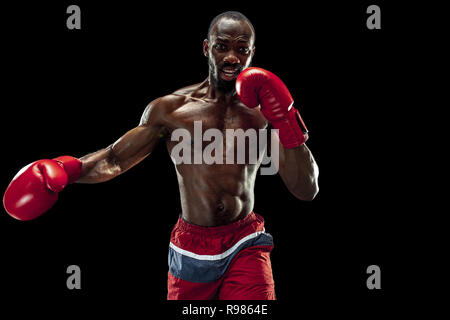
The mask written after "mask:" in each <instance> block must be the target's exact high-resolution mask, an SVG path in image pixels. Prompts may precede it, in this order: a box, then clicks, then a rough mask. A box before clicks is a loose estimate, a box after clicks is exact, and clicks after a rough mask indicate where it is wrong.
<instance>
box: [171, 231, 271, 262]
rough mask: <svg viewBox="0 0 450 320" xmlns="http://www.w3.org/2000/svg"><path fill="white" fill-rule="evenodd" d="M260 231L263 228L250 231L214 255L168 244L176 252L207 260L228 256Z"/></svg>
mask: <svg viewBox="0 0 450 320" xmlns="http://www.w3.org/2000/svg"><path fill="white" fill-rule="evenodd" d="M261 233H265V230H264V229H263V230H262V231H258V232H255V233H251V234H249V235H248V236H245V237H244V238H242V239H241V240H239V241H238V242H236V244H235V245H234V246H232V247H231V248H230V249H228V250H227V251H225V252H223V253H220V254H215V255H208V254H196V253H193V252H190V251H187V250H184V249H181V248H179V247H177V246H176V245H174V244H173V243H172V242H170V244H169V246H170V247H171V248H172V249H173V250H175V251H176V252H178V253H180V254H182V255H184V256H187V257H191V258H194V259H197V260H209V261H214V260H220V259H223V258H226V257H228V256H229V255H230V254H232V253H233V252H234V251H235V250H236V249H237V248H238V247H239V246H240V245H241V244H242V243H244V242H245V241H247V240H250V239H253V238H256V237H257V236H259V235H260V234H261Z"/></svg>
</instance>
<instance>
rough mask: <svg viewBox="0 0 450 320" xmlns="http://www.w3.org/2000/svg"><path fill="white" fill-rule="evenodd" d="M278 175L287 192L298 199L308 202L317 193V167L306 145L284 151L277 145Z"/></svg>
mask: <svg viewBox="0 0 450 320" xmlns="http://www.w3.org/2000/svg"><path fill="white" fill-rule="evenodd" d="M279 146H280V148H279V155H280V168H279V173H280V176H281V178H282V179H283V182H284V184H285V185H286V187H287V188H288V190H289V191H290V192H291V193H292V194H293V195H294V196H295V197H296V198H298V199H300V200H306V201H310V200H313V199H314V198H315V196H316V195H317V193H318V192H319V184H318V177H319V167H318V166H317V164H316V161H315V160H314V157H313V155H312V153H311V151H310V150H309V149H308V147H307V146H306V144H302V145H301V146H299V147H296V148H292V149H285V148H284V147H283V146H282V145H281V143H279Z"/></svg>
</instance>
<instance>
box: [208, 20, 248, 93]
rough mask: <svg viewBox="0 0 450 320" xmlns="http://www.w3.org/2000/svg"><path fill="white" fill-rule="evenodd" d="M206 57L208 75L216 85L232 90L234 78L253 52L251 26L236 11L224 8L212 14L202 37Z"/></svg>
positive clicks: (225, 91) (232, 91)
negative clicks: (205, 37) (206, 36)
mask: <svg viewBox="0 0 450 320" xmlns="http://www.w3.org/2000/svg"><path fill="white" fill-rule="evenodd" d="M203 53H204V54H205V56H206V57H208V64H209V78H210V80H211V81H212V82H213V84H214V86H215V87H216V89H218V90H221V91H223V92H224V93H226V94H233V93H234V86H235V82H236V78H237V76H238V75H239V73H240V72H241V71H242V70H244V69H245V68H248V67H249V66H250V63H251V61H252V58H253V55H254V53H255V30H254V28H253V26H252V24H251V22H250V21H249V20H248V19H247V18H246V17H245V16H244V15H243V14H242V13H240V12H236V11H227V12H224V13H221V14H219V15H218V16H216V17H215V18H214V19H213V20H212V21H211V24H210V26H209V30H208V38H207V39H205V40H204V41H203Z"/></svg>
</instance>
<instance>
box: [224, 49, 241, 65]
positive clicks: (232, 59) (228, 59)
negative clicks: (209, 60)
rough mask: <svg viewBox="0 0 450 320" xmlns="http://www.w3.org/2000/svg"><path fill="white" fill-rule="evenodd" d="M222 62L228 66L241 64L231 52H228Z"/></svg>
mask: <svg viewBox="0 0 450 320" xmlns="http://www.w3.org/2000/svg"><path fill="white" fill-rule="evenodd" d="M223 62H227V63H229V64H237V63H241V61H240V60H239V58H238V57H236V55H235V54H234V53H232V52H230V53H229V54H228V55H227V56H226V57H225V58H224V59H223Z"/></svg>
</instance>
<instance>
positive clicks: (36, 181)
mask: <svg viewBox="0 0 450 320" xmlns="http://www.w3.org/2000/svg"><path fill="white" fill-rule="evenodd" d="M81 164H82V162H81V161H80V160H78V159H76V158H73V157H70V156H62V157H58V158H55V159H53V160H50V159H44V160H38V161H35V162H33V163H30V164H29V165H27V166H25V167H23V168H22V169H21V170H20V171H19V172H18V173H17V174H16V176H15V177H14V178H13V180H12V181H11V183H10V184H9V186H8V188H7V189H6V191H5V194H4V196H3V206H4V207H5V209H6V211H7V212H8V213H9V214H10V215H11V216H12V217H14V218H16V219H18V220H32V219H35V218H37V217H39V216H40V215H41V214H43V213H44V212H46V211H47V210H49V209H50V208H51V207H52V206H53V205H54V204H55V202H56V200H58V192H61V191H62V190H63V189H64V188H65V187H66V186H67V185H68V184H70V183H73V182H75V181H76V180H77V179H78V178H79V177H80V175H81Z"/></svg>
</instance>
